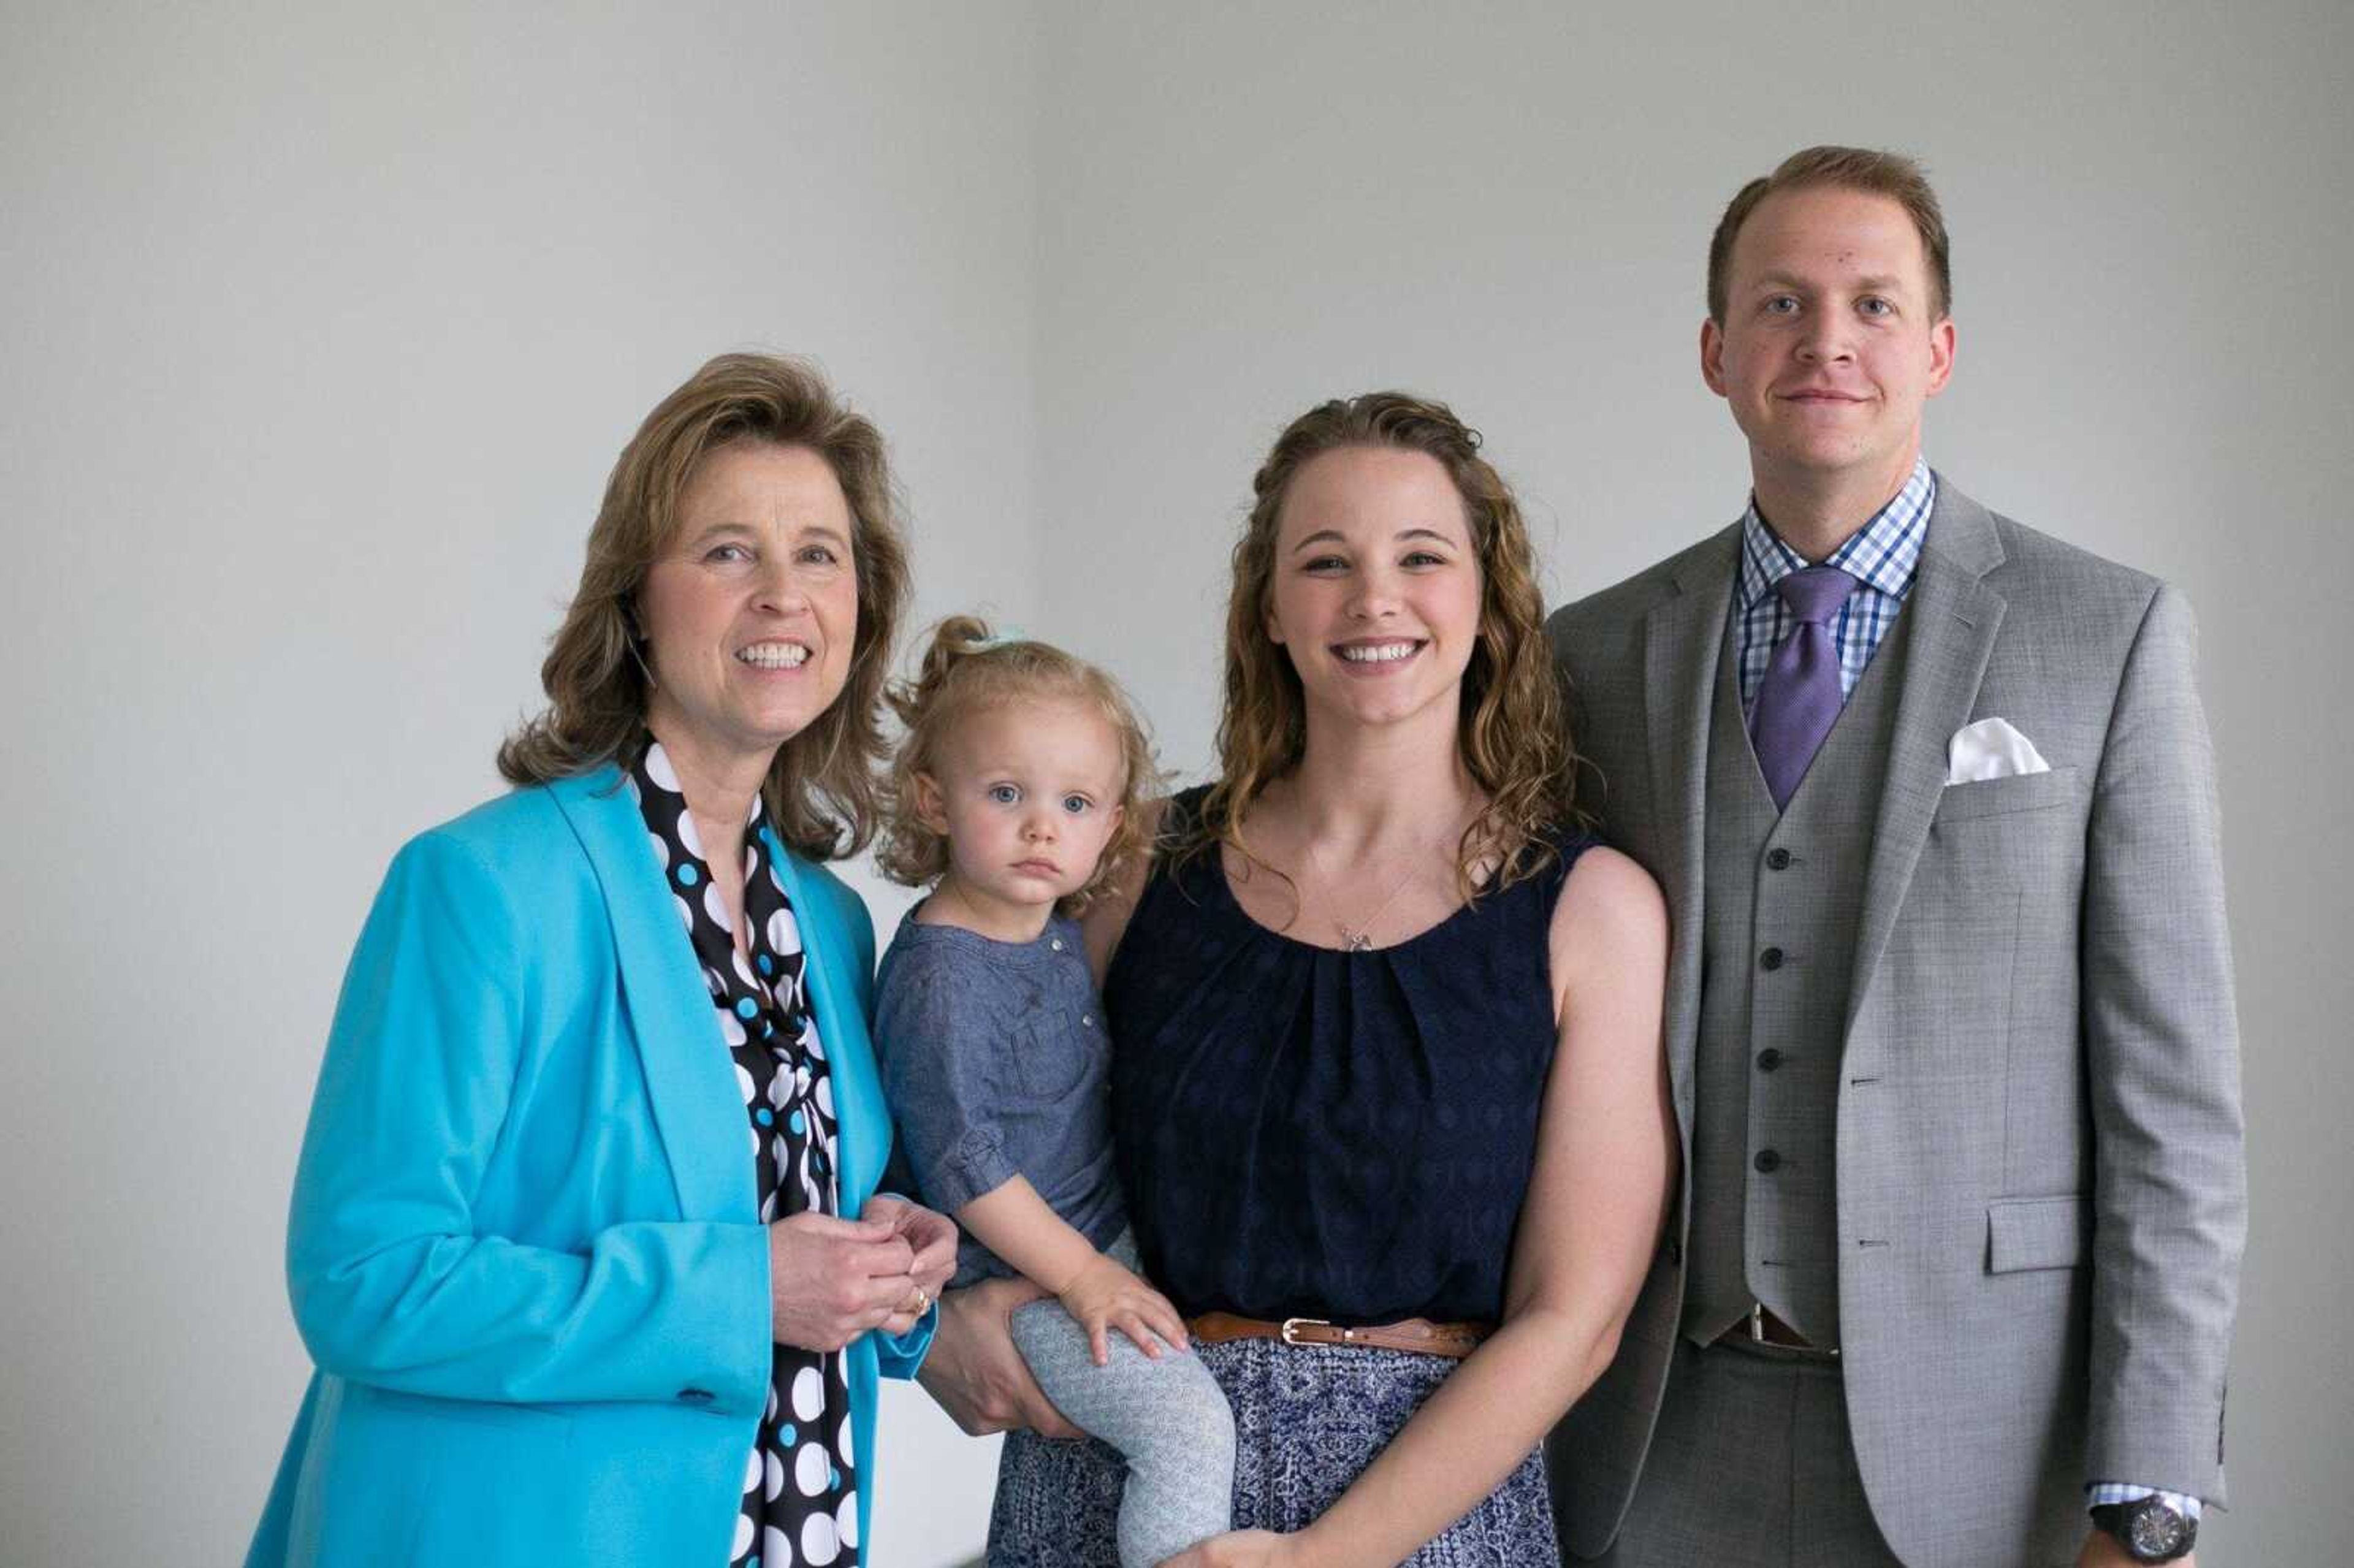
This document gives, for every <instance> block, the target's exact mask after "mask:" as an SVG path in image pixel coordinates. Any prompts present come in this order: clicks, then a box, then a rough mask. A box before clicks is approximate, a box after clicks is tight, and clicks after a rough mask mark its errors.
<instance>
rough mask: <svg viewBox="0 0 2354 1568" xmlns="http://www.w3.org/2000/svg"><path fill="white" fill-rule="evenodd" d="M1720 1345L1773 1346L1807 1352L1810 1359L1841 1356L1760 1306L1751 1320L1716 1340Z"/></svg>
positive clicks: (1832, 1347) (1755, 1308)
mask: <svg viewBox="0 0 2354 1568" xmlns="http://www.w3.org/2000/svg"><path fill="white" fill-rule="evenodd" d="M1716 1342H1717V1343H1718V1344H1720V1345H1773V1346H1775V1347H1776V1348H1777V1349H1780V1350H1785V1351H1806V1352H1807V1353H1808V1355H1814V1356H1821V1357H1823V1358H1824V1359H1825V1360H1827V1361H1828V1360H1832V1359H1835V1358H1836V1357H1837V1356H1838V1355H1839V1350H1838V1347H1836V1346H1832V1345H1818V1344H1816V1343H1815V1342H1814V1341H1813V1340H1809V1339H1808V1338H1807V1337H1806V1336H1805V1335H1804V1334H1801V1333H1800V1332H1798V1330H1796V1329H1793V1328H1792V1327H1790V1325H1789V1324H1787V1323H1785V1322H1784V1321H1782V1319H1779V1318H1776V1316H1774V1314H1773V1313H1772V1312H1771V1311H1769V1310H1767V1309H1766V1308H1765V1306H1764V1305H1763V1304H1762V1303H1761V1304H1758V1305H1754V1306H1752V1307H1751V1308H1749V1316H1747V1317H1746V1318H1744V1319H1741V1321H1739V1322H1738V1323H1735V1324H1734V1326H1733V1327H1732V1328H1730V1329H1727V1330H1725V1331H1724V1332H1723V1333H1722V1334H1719V1335H1718V1336H1717V1337H1716Z"/></svg>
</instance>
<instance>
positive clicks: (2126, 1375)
mask: <svg viewBox="0 0 2354 1568" xmlns="http://www.w3.org/2000/svg"><path fill="white" fill-rule="evenodd" d="M1739 541H1740V530H1739V528H1738V526H1735V527H1734V528H1732V529H1728V530H1726V531H1724V532H1723V533H1720V534H1718V535H1715V536H1714V537H1713V538H1711V539H1708V540H1706V541H1704V542H1702V544H1700V545H1697V546H1693V547H1692V548H1691V549H1689V550H1686V551H1684V552H1683V553H1682V554H1681V555H1679V556H1674V557H1672V558H1671V559H1670V560H1667V561H1665V562H1662V563H1661V564H1660V565H1659V566H1656V567H1652V568H1650V569H1649V571H1646V572H1643V573H1641V574H1639V575H1638V576H1637V577H1632V578H1630V579H1628V581H1626V582H1624V583H1621V584H1619V585H1618V586H1617V587H1616V588H1609V589H1607V590H1606V591H1604V592H1602V593H1599V594H1596V595H1595V596H1593V597H1592V598H1590V599H1585V600H1584V601H1582V602H1580V603H1577V604H1575V605H1572V606H1570V607H1569V608H1567V609H1563V610H1560V611H1558V612H1556V613H1555V614H1554V616H1553V619H1552V620H1551V621H1550V623H1549V626H1548V630H1549V631H1550V633H1551V635H1552V637H1553V646H1554V650H1555V652H1556V654H1557V656H1558V657H1559V659H1560V661H1561V662H1562V665H1563V667H1564V671H1565V672H1566V673H1567V675H1568V677H1569V680H1570V683H1571V686H1572V698H1573V701H1572V712H1573V715H1575V717H1574V720H1573V723H1574V725H1575V728H1574V729H1573V732H1572V737H1573V739H1574V740H1575V743H1576V746H1577V748H1578V750H1579V752H1580V754H1581V756H1582V757H1583V758H1584V759H1585V762H1586V764H1588V765H1590V766H1589V768H1588V770H1587V772H1586V774H1585V781H1586V782H1587V783H1589V784H1591V783H1592V782H1594V781H1595V779H1596V778H1597V777H1598V780H1599V789H1598V792H1596V793H1591V794H1589V793H1587V791H1586V789H1584V788H1581V791H1580V793H1581V799H1582V800H1584V802H1585V804H1586V805H1587V806H1588V809H1590V810H1596V811H1597V812H1598V814H1599V815H1600V816H1601V818H1602V820H1603V823H1604V826H1605V829H1606V832H1607V833H1608V836H1609V837H1610V839H1611V840H1612V842H1616V843H1617V844H1618V845H1620V846H1621V847H1622V848H1624V849H1625V850H1626V851H1627V852H1628V853H1631V854H1632V855H1633V856H1634V857H1635V858H1636V859H1638V861H1640V862H1641V863H1643V864H1644V865H1646V866H1648V867H1649V869H1650V870H1651V872H1652V874H1654V875H1656V876H1657V877H1658V878H1659V884H1660V885H1661V887H1662V888H1663V889H1664V891H1665V893H1666V895H1667V899H1668V904H1669V908H1670V916H1671V918H1672V920H1673V922H1674V926H1675V928H1676V931H1677V933H1678V941H1677V943H1676V947H1675V950H1674V953H1673V956H1672V958H1671V959H1670V964H1669V970H1668V1003H1667V1024H1666V1029H1667V1048H1668V1055H1669V1063H1670V1075H1671V1077H1672V1079H1673V1083H1674V1089H1675V1102H1676V1112H1677V1118H1678V1120H1679V1122H1680V1123H1681V1128H1682V1135H1683V1139H1684V1146H1685V1154H1686V1158H1687V1164H1689V1158H1690V1153H1691V1127H1692V1092H1693V1090H1692V1085H1693V1058H1694V1052H1695V1048H1696V1035H1697V1028H1698V1019H1699V1016H1700V998H1701V980H1702V976H1701V964H1700V954H1699V944H1698V942H1697V940H1695V939H1692V938H1694V937H1695V936H1696V934H1697V932H1698V931H1699V929H1700V926H1701V914H1702V899H1703V896H1704V891H1705V889H1706V888H1708V887H1709V886H1712V885H1713V886H1715V887H1717V888H1719V889H1720V890H1723V889H1729V888H1734V887H1741V888H1744V889H1745V887H1746V885H1747V884H1746V881H1745V878H1746V876H1747V875H1749V874H1753V872H1754V868H1724V867H1718V868H1711V867H1708V866H1706V865H1704V864H1703V861H1704V859H1705V856H1704V854H1703V843H1704V841H1703V839H1702V831H1701V829H1702V824H1701V816H1702V803H1703V788H1702V787H1703V782H1704V776H1705V764H1706V758H1707V753H1708V724H1709V714H1710V706H1711V697H1712V681H1713V680H1714V679H1715V678H1716V675H1717V672H1718V654H1719V650H1720V647H1721V645H1722V642H1723V638H1724V635H1725V628H1726V620H1727V616H1728V613H1729V609H1730V606H1731V603H1732V599H1733V591H1734V573H1735V569H1736V560H1737V556H1738V551H1739V547H1740V543H1739ZM1904 614H1905V615H1906V616H1907V617H1910V618H1911V619H1912V621H1913V625H1912V627H1911V632H1910V634H1911V636H1912V639H1913V641H1912V644H1911V652H1910V658H1909V661H1908V664H1907V667H1906V670H1905V674H1904V682H1903V688H1902V692H1901V694H1900V695H1899V697H1898V708H1897V717H1896V731H1895V739H1894V742H1893V754H1892V755H1891V756H1890V757H1889V758H1888V759H1887V772H1886V780H1885V784H1884V787H1883V789H1882V795H1881V798H1880V799H1879V800H1876V801H1875V800H1858V801H1857V802H1856V804H1855V810H1856V812H1857V813H1858V818H1857V821H1858V830H1859V831H1869V832H1871V833H1872V848H1871V853H1870V857H1869V861H1868V864H1869V868H1870V869H1869V871H1868V873H1867V874H1866V877H1865V880H1864V885H1863V886H1861V888H1857V889H1853V890H1851V893H1850V895H1851V896H1854V897H1857V898H1859V899H1860V900H1861V919H1860V922H1859V930H1860V936H1859V938H1858V944H1857V950H1856V954H1855V963H1854V975H1853V981H1852V985H1851V987H1850V993H1849V996H1848V999H1847V1008H1846V1017H1847V1034H1846V1039H1845V1042H1844V1046H1843V1056H1842V1071H1841V1073H1840V1080H1841V1083H1840V1102H1839V1106H1838V1178H1837V1180H1838V1192H1839V1196H1838V1207H1839V1246H1840V1281H1839V1288H1840V1325H1841V1337H1842V1340H1843V1347H1842V1348H1843V1365H1844V1366H1845V1369H1846V1388H1847V1401H1848V1409H1849V1414H1850V1423H1851V1426H1852V1431H1853V1436H1854V1444H1855V1448H1856V1453H1857V1457H1858V1460H1859V1462H1860V1464H1861V1469H1862V1475H1863V1481H1864V1487H1865V1490H1866V1492H1867V1493H1868V1495H1869V1497H1870V1499H1871V1502H1872V1512H1873V1515H1874V1517H1875V1519H1876V1520H1877V1521H1878V1523H1879V1525H1880V1527H1881V1530H1882V1533H1883V1534H1884V1535H1885V1536H1886V1537H1887V1539H1888V1542H1889V1543H1890V1545H1891V1546H1892V1547H1893V1548H1894V1550H1895V1551H1896V1552H1897V1554H1898V1555H1899V1556H1900V1557H1902V1558H1903V1560H1904V1561H1905V1562H1906V1563H1910V1564H1914V1568H1927V1565H1930V1564H1948V1563H1950V1564H1954V1565H1956V1568H1960V1565H1961V1564H1965V1563H1969V1564H1981V1563H1993V1562H2000V1561H2005V1560H2007V1558H2008V1556H2009V1554H2010V1553H2011V1552H2014V1551H2015V1550H2016V1543H2017V1542H2020V1541H2024V1540H2026V1539H2027V1538H2028V1537H2029V1535H2030V1534H2031V1533H2032V1532H2034V1531H2033V1527H2034V1525H2035V1521H2037V1520H2042V1521H2043V1528H2044V1530H2045V1531H2048V1530H2049V1528H2050V1526H2051V1521H2052V1520H2053V1518H2054V1517H2055V1510H2062V1509H2073V1510H2081V1509H2082V1508H2083V1506H2084V1499H2083V1494H2082V1491H2081V1488H2082V1487H2083V1485H2084V1483H2086V1482H2087V1481H2091V1480H2120V1481H2132V1482H2137V1483H2139V1484H2142V1485H2146V1486H2155V1487H2163V1488H2167V1489H2171V1490H2177V1491H2181V1492H2186V1493H2190V1494H2191V1495H2193V1496H2197V1497H2200V1498H2204V1499H2209V1500H2211V1501H2216V1502H2221V1500H2222V1499H2223V1474H2222V1409H2223V1382H2224V1372H2225V1361H2226V1358H2227V1355H2228V1351H2229V1346H2230V1338H2231V1330H2232V1315H2233V1310H2234V1308H2235V1305H2236V1299H2237V1291H2238V1274H2239V1261H2240V1251H2241V1246H2242V1243H2243V1237H2244V1234H2245V1230H2246V1179H2245V1171H2244V1164H2243V1155H2242V1125H2241V1114H2240V1086H2239V1040H2238V1031H2237V1025H2236V1023H2235V1022H2234V1017H2233V1011H2232V968H2231V952H2230V945H2229V938H2228V935H2227V933H2226V930H2225V927H2224V918H2223V879H2222V873H2221V860H2220V854H2219V850H2218V839H2217V810H2216V801H2215V789H2214V769H2213V758H2212V753H2211V747H2210V745H2209V741H2208V736H2207V726H2206V721H2205V718H2204V715H2202V713H2201V711H2200V705H2199V697H2198V693H2197V690H2196V687H2195V684H2194V682H2193V664H2194V660H2195V632H2194V630H2193V628H2192V625H2191V620H2190V611H2189V609H2187V608H2186V607H2185V605H2184V603H2183V601H2182V599H2181V598H2180V597H2179V595H2178V594H2177V593H2175V592H2174V591H2173V590H2172V589H2170V588H2167V587H2165V586H2164V585H2162V584H2160V583H2158V582H2157V581H2156V580H2154V579H2152V578H2150V577H2145V576H2143V575H2141V574H2140V573H2137V572H2133V571H2129V570H2127V569H2126V568H2125V567H2118V566H2115V565H2112V564H2110V563H2109V562H2106V561H2103V560H2100V559H2098V558H2097V557H2095V556H2090V555H2087V554H2085V553H2084V552H2083V551H2081V550H2076V549H2073V548H2071V547H2070V546H2066V545H2063V544H2061V543H2060V542H2058V541H2056V540H2053V539H2051V538H2048V537H2046V536H2045V535H2041V534H2038V533H2035V532H2034V531H2032V530H2031V529H2028V528H2024V527H2022V526H2020V524H2017V523H2014V522H2012V521H2011V520H2009V518H2007V517H2001V516H1998V515H1996V514H1992V513H1989V512H1988V511H1987V510H1986V509H1985V508H1984V507H1981V506H1979V505H1978V503H1975V502H1973V501H1971V500H1969V499H1968V498H1967V497H1966V496H1964V495H1963V494H1962V493H1960V492H1959V491H1958V490H1956V489H1955V488H1954V486H1953V485H1952V484H1951V483H1949V482H1946V481H1945V480H1943V479H1942V478H1941V479H1940V480H1939V482H1938V489H1937V502H1936V507H1935V511H1934V513H1933V514H1931V519H1930V524H1929V530H1928V535H1927V540H1926V544H1925V549H1924V553H1923V556H1922V561H1921V567H1920V575H1919V577H1918V579H1917V581H1916V583H1915V586H1914V590H1913V594H1912V597H1911V599H1909V600H1908V601H1907V603H1906V606H1905V609H1904ZM1988 717H2000V718H2003V719H2006V720H2008V721H2009V723H2010V724H2011V725H2012V726H2014V727H2016V728H2017V729H2018V730H2020V732H2021V733H2022V734H2024V735H2025V736H2028V737H2029V739H2030V740H2031V741H2032V742H2033V744H2034V745H2035V747H2037V749H2038V750H2039V751H2040V752H2041V755H2042V756H2043V758H2045V760H2046V761H2048V762H2049V763H2050V764H2051V770H2050V771H2049V772H2044V773H2033V774H2025V775H2020V776H2016V777H2011V778H2006V779H1992V780H1987V781H1983V782H1976V783H1966V784H1957V785H1954V786H1951V787H1948V786H1947V785H1946V768H1947V755H1946V747H1947V743H1948V740H1949V738H1950V737H1951V736H1953V734H1954V732H1955V731H1956V730H1957V729H1959V728H1961V727H1962V726H1964V725H1967V724H1969V723H1972V722H1974V721H1976V720H1978V719H1981V718H1988ZM1720 895H1723V893H1722V892H1721V893H1720ZM1688 1217H1689V1203H1688V1202H1687V1203H1686V1204H1684V1205H1683V1206H1682V1209H1681V1216H1680V1218H1679V1221H1678V1224H1677V1228H1676V1231H1675V1233H1674V1234H1673V1235H1672V1236H1671V1237H1670V1241H1669V1243H1668V1245H1666V1246H1665V1247H1664V1248H1663V1249H1662V1252H1661V1255H1660V1257H1659V1262H1658V1264H1657V1265H1656V1266H1655V1267H1654V1269H1653V1271H1652V1276H1651V1278H1650V1279H1649V1282H1648V1284H1647V1286H1646V1287H1645V1292H1644V1295H1643V1298H1642V1300H1641V1301H1640V1303H1639V1304H1638V1307H1637V1308H1636V1312H1635V1316H1634V1319H1633V1320H1632V1321H1631V1322H1630V1323H1629V1324H1628V1329H1627V1332H1626V1336H1625V1338H1624V1340H1623V1342H1622V1345H1621V1348H1620V1352H1619V1356H1618V1359H1617V1362H1616V1363H1615V1364H1614V1365H1613V1366H1612V1368H1611V1369H1610V1371H1609V1372H1607V1373H1606V1374H1605V1376H1604V1377H1603V1379H1602V1380H1601V1381H1600V1382H1599V1383H1596V1386H1595V1388H1594V1389H1593V1391H1592V1392H1590V1393H1588V1395H1587V1396H1586V1398H1585V1399H1584V1400H1582V1401H1581V1402H1580V1403H1579V1404H1578V1406H1577V1407H1576V1409H1575V1410H1574V1411H1572V1412H1571V1414H1570V1415H1569V1416H1568V1417H1567V1419H1565V1420H1564V1422H1563V1424H1562V1425H1561V1427H1560V1429H1559V1430H1558V1431H1557V1432H1556V1433H1555V1435H1554V1439H1553V1460H1554V1466H1555V1469H1556V1475H1557V1478H1556V1481H1555V1487H1556V1503H1557V1506H1558V1508H1559V1510H1560V1512H1561V1517H1562V1525H1563V1533H1564V1539H1565V1541H1566V1542H1568V1543H1569V1545H1570V1546H1571V1548H1572V1549H1573V1551H1575V1552H1577V1553H1579V1554H1581V1555H1590V1554H1596V1553H1599V1552H1601V1551H1602V1550H1603V1549H1604V1548H1605V1547H1606V1545H1607V1543H1608V1542H1609V1541H1610V1540H1611V1538H1612V1537H1613V1535H1615V1533H1616V1531H1617V1525H1618V1520H1619V1519H1620V1518H1621V1516H1622V1515H1623V1513H1624V1511H1625V1509H1626V1504H1627V1500H1628V1498H1629V1497H1630V1496H1631V1495H1632V1492H1633V1488H1634V1485H1635V1482H1636V1479H1637V1478H1638V1476H1639V1474H1640V1471H1641V1467H1642V1460H1643V1454H1644V1450H1645V1448H1646V1446H1647V1445H1648V1443H1649V1436H1650V1432H1651V1426H1652V1423H1653V1420H1654V1418H1655V1417H1656V1415H1657V1413H1658V1410H1659V1401H1660V1398H1661V1394H1662V1389H1663V1386H1664V1383H1665V1380H1666V1376H1667V1370H1668V1365H1669V1356H1670V1350H1671V1348H1672V1345H1673V1340H1674V1335H1675V1333H1676V1324H1677V1315H1678V1309H1679V1306H1680V1303H1681V1296H1682V1288H1683V1269H1682V1236H1683V1222H1684V1220H1685V1219H1688ZM1693 1500H1694V1504H1695V1506H1702V1503H1703V1500H1704V1499H1693Z"/></svg>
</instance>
